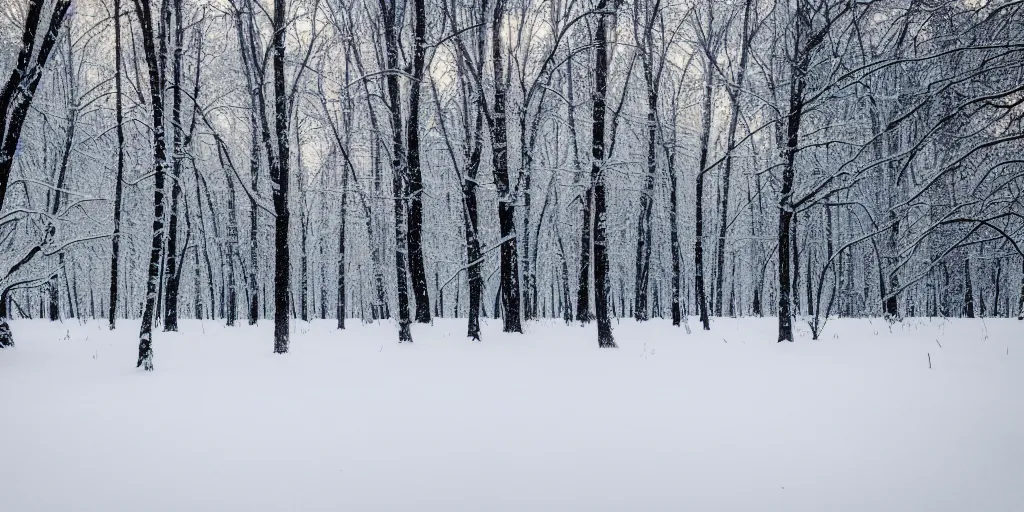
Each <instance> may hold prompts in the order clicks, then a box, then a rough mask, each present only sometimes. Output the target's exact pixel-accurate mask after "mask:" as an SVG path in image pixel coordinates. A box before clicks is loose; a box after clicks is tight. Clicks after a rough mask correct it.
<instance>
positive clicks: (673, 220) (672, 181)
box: [667, 101, 683, 326]
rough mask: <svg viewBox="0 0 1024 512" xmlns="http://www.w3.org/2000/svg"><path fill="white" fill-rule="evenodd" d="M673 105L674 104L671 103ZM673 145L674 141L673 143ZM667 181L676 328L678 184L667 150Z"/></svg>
mask: <svg viewBox="0 0 1024 512" xmlns="http://www.w3.org/2000/svg"><path fill="white" fill-rule="evenodd" d="M673 103H675V102H674V101H673ZM673 144H674V141H673ZM667 167H668V169H667V171H668V180H669V210H668V223H669V250H670V254H671V256H672V325H675V326H678V325H679V324H680V323H681V322H682V319H683V311H682V304H681V300H682V297H681V296H682V292H681V290H680V289H679V285H680V279H681V277H682V276H681V274H682V269H681V268H680V267H681V266H682V258H683V256H682V254H681V252H682V251H681V250H680V249H681V248H680V247H679V183H678V181H679V180H678V177H677V176H676V150H675V148H674V147H673V148H672V149H670V150H668V165H667Z"/></svg>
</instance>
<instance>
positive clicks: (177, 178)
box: [164, 0, 185, 331]
mask: <svg viewBox="0 0 1024 512" xmlns="http://www.w3.org/2000/svg"><path fill="white" fill-rule="evenodd" d="M173 1H174V58H173V60H172V63H171V68H172V70H171V73H172V78H171V80H172V83H171V129H172V136H171V139H172V147H173V153H172V155H171V171H172V172H171V175H172V178H171V211H170V218H169V219H168V223H167V255H166V259H167V261H166V265H167V285H166V288H165V293H166V295H165V297H164V331H177V330H178V284H179V283H180V281H181V272H180V269H179V268H178V203H179V201H180V197H181V160H182V138H183V131H182V129H181V58H182V51H183V48H182V45H183V44H184V35H185V29H184V27H183V25H182V21H181V0H173Z"/></svg>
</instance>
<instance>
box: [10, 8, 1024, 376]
mask: <svg viewBox="0 0 1024 512" xmlns="http://www.w3.org/2000/svg"><path fill="white" fill-rule="evenodd" d="M0 10H2V13H0V28H2V30H0V48H2V49H3V50H2V54H0V77H7V78H6V81H5V82H4V85H3V89H2V91H0V119H2V120H3V124H2V126H0V144H2V145H0V319H4V320H5V319H7V318H11V317H46V318H50V319H51V320H58V319H61V318H69V317H79V318H82V317H105V318H107V320H108V322H109V324H110V327H111V328H114V327H115V326H116V322H117V319H118V318H135V317H141V318H142V329H141V333H140V349H139V359H138V364H139V366H142V367H144V368H146V369H151V368H152V332H153V331H154V330H156V329H160V328H162V329H164V330H176V329H177V323H178V319H179V317H186V318H218V319H223V320H225V321H226V322H227V323H228V324H229V325H234V324H235V323H236V322H241V321H245V322H248V323H249V324H254V323H256V322H258V321H259V320H260V319H270V318H273V320H274V323H275V331H274V332H275V334H274V337H275V341H274V350H275V351H276V352H282V353H283V352H287V350H288V323H289V320H290V319H292V318H299V319H302V320H310V319H313V318H321V319H324V318H334V319H337V325H338V328H339V329H342V328H344V327H345V321H346V319H351V318H360V319H362V320H363V321H374V320H382V319H393V320H394V321H395V322H396V323H397V325H398V327H399V340H400V341H408V342H411V341H413V339H412V332H411V330H410V328H409V327H410V324H411V323H412V322H420V323H428V322H430V321H431V319H432V318H434V317H442V316H455V317H465V318H468V325H467V335H468V336H469V337H470V338H473V339H480V328H479V319H480V317H481V316H490V317H495V318H501V321H502V323H503V325H504V330H505V331H507V332H522V331H523V325H524V322H529V321H533V320H536V319H539V318H560V319H564V321H566V322H590V321H596V323H597V326H598V342H599V345H600V346H602V347H604V346H615V342H614V337H613V333H612V322H611V319H612V318H617V317H633V318H635V319H636V320H638V321H645V320H647V319H649V318H651V317H669V318H671V319H672V323H673V324H675V325H681V324H686V323H687V317H688V316H691V315H692V316H695V317H696V318H697V319H698V321H699V323H700V324H701V327H702V328H704V329H710V328H711V327H712V324H711V318H713V317H715V316H744V315H754V316H777V317H778V319H779V332H778V340H779V341H785V340H789V341H791V340H792V339H793V322H794V321H797V320H798V319H799V321H806V322H807V323H808V324H809V325H810V327H811V330H812V333H813V334H814V336H815V337H817V336H818V335H819V334H820V333H821V332H822V330H823V329H824V327H825V322H826V320H827V319H828V318H830V317H835V316H847V317H849V316H885V317H887V318H889V319H891V320H893V321H897V320H899V319H901V318H903V317H905V316H947V317H948V316H967V317H974V316H1024V251H1022V248H1021V244H1022V243H1024V216H1022V215H1024V204H1022V202H1021V196H1022V194H1024V158H1022V157H1021V154H1022V149H1024V126H1022V123H1024V36H1022V34H1024V3H1022V2H1020V1H1016V0H995V1H988V2H962V1H957V0H934V1H933V0H929V1H925V0H878V1H872V0H861V1H847V0H794V1H792V2H783V3H779V2H774V1H761V0H740V1H738V2H730V3H723V2H716V1H712V0H693V1H682V2H680V1H666V0H631V1H628V2H626V1H619V0H272V1H271V0H216V1H208V0H88V1H84V0H18V1H16V2H8V3H7V4H5V6H4V7H3V8H2V9H0ZM687 328H689V327H687ZM3 333H7V334H6V335H4V334H3ZM0 343H3V344H10V343H12V341H11V336H10V334H9V329H7V327H6V322H3V321H0Z"/></svg>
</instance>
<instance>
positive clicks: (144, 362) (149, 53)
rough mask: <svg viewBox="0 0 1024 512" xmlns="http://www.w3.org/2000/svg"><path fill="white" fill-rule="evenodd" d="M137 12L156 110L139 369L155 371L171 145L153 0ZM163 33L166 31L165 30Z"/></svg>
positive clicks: (138, 3) (140, 1)
mask: <svg viewBox="0 0 1024 512" xmlns="http://www.w3.org/2000/svg"><path fill="white" fill-rule="evenodd" d="M134 1H135V11H136V15H137V16H138V18H139V24H140V26H141V29H142V47H143V51H144V53H145V56H146V66H147V68H148V69H149V95H150V104H151V106H152V109H153V172H154V179H153V181H154V185H153V236H152V244H151V245H150V251H149V270H148V275H147V278H146V300H145V306H144V309H143V312H142V326H141V329H140V331H139V357H138V362H137V363H136V367H141V368H143V369H145V370H146V371H152V370H153V316H154V315H155V313H156V311H155V309H156V298H157V284H158V281H159V280H160V259H161V258H160V255H161V251H162V249H163V241H164V220H163V219H164V171H165V170H164V167H165V166H166V164H167V146H166V144H167V143H166V140H165V138H164V100H163V87H162V82H163V80H162V71H161V69H160V62H159V61H158V60H157V53H156V45H155V42H154V40H153V15H152V12H151V11H150V5H149V0H134ZM161 32H162V31H161Z"/></svg>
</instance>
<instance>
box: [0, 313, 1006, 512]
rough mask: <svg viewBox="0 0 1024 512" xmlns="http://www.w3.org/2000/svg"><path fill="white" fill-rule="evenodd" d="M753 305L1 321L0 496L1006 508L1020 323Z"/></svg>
mask: <svg viewBox="0 0 1024 512" xmlns="http://www.w3.org/2000/svg"><path fill="white" fill-rule="evenodd" d="M775 322H776V320H775V319H744V320H725V319H722V320H716V321H714V325H713V330H712V331H711V332H710V333H704V332H699V331H696V330H695V331H694V333H693V334H691V335H687V334H685V332H684V331H682V330H679V329H674V328H672V327H671V326H670V325H669V324H668V323H667V322H665V321H652V322H649V323H647V324H636V323H634V322H632V321H630V322H626V321H622V322H621V323H619V324H617V325H616V329H615V335H616V340H617V342H618V343H619V346H620V348H619V349H617V350H599V349H598V348H597V347H596V341H595V332H594V327H593V326H592V325H591V326H589V327H585V328H584V327H579V326H575V325H574V326H565V325H564V324H562V323H559V322H552V323H534V324H530V325H529V328H528V333H527V334H526V335H524V336H506V335H503V334H501V333H500V322H496V321H493V320H492V321H490V322H489V323H487V324H486V325H485V326H484V342H483V343H471V342H468V341H466V340H465V338H464V337H463V336H462V334H463V333H464V330H465V323H464V321H463V320H439V321H437V322H436V323H435V324H434V325H432V326H413V335H414V337H415V340H416V342H415V344H413V345H399V344H397V343H396V342H395V338H396V335H395V326H394V325H391V324H387V323H384V324H380V325H361V324H360V323H359V322H358V321H356V320H353V321H351V322H350V324H349V325H350V328H349V330H347V331H344V332H338V331H335V330H334V329H333V328H332V327H333V322H332V321H324V322H320V321H317V322H313V323H312V324H306V323H302V322H299V323H296V324H293V325H294V330H293V334H292V350H291V353H290V354H288V355H285V356H275V355H274V354H272V353H271V349H272V341H271V329H272V326H271V323H270V322H264V323H263V324H262V325H260V326H259V327H257V328H250V327H247V326H243V327H236V328H231V329H228V328H224V327H222V326H221V325H220V324H218V323H214V322H209V321H207V322H198V321H184V322H183V324H182V332H180V333H176V334H165V333H158V334H157V336H156V339H155V345H154V350H155V365H156V371H155V372H153V373H151V374H147V373H144V372H142V371H138V370H136V369H135V368H134V364H135V358H136V339H135V334H136V332H137V328H138V323H137V322H128V321H123V322H122V323H121V327H120V328H119V329H118V330H117V331H115V332H113V333H111V332H110V331H108V330H107V329H106V327H105V325H104V324H103V323H100V322H90V323H86V324H79V323H76V322H64V323H49V322H45V321H25V320H22V321H14V322H12V329H13V331H14V334H15V341H16V343H17V347H16V348H14V349H12V350H3V351H0V511H4V512H22V511H102V512H120V511H289V510H295V511H300V510H302V511H305V510H317V511H319V510H324V511H327V510H330V511H341V510H417V511H463V510H465V511H495V510H502V511H506V510H507V511H520V510H544V511H547V510H552V511H573V510H588V511H593V510H608V511H647V510H666V511H668V510H672V511H676V510H690V511H723V510H727V511H753V510H756V511H758V512H765V511H815V512H820V511H872V512H875V511H890V510H891V511H928V512H932V511H958V512H964V511H971V512H977V511H1000V512H1002V511H1005V512H1014V511H1021V510H1024V322H1018V321H1016V320H992V319H989V320H984V321H983V320H931V321H925V320H908V321H906V322H903V323H901V324H896V325H894V326H892V327H890V325H889V324H888V323H886V322H884V321H882V320H871V321H869V320H834V321H832V322H830V323H829V325H828V326H827V328H826V332H825V334H824V335H823V336H822V339H821V340H820V341H811V340H810V335H809V333H808V331H807V329H806V324H805V323H803V322H801V323H799V324H798V325H799V327H800V332H799V333H798V341H797V342H796V343H791V344H790V343H786V344H777V343H775V342H774V341H773V340H774V339H775V334H774V333H775V330H774V329H775V325H776V323H775ZM690 325H691V326H697V324H696V322H693V321H691V323H690ZM940 344H941V346H940ZM929 355H930V357H931V364H932V368H931V369H929V367H928V364H929V361H928V357H929Z"/></svg>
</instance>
